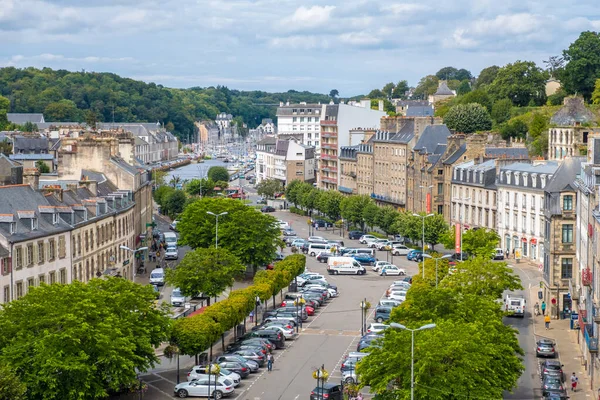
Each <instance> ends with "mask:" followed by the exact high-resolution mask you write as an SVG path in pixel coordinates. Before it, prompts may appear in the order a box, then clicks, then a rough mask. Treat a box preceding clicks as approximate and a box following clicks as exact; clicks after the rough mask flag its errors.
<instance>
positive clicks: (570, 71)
mask: <svg viewBox="0 0 600 400" xmlns="http://www.w3.org/2000/svg"><path fill="white" fill-rule="evenodd" d="M563 56H564V60H565V62H566V65H565V67H564V70H563V71H562V73H560V74H559V77H560V78H561V82H562V83H563V85H564V87H565V89H566V91H567V92H568V93H571V94H572V93H579V94H581V95H583V97H585V98H586V99H587V100H589V99H590V98H591V96H592V92H593V91H594V85H595V82H596V79H600V32H590V31H586V32H582V33H581V35H579V38H577V40H575V41H574V42H573V43H571V45H570V46H569V48H568V49H566V50H564V51H563Z"/></svg>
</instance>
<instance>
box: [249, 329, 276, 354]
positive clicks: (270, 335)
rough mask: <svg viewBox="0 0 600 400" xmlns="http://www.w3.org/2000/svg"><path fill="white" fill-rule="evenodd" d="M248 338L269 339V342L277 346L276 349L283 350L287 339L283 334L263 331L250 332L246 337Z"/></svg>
mask: <svg viewBox="0 0 600 400" xmlns="http://www.w3.org/2000/svg"><path fill="white" fill-rule="evenodd" d="M246 337H249V338H263V339H268V340H269V342H271V343H273V344H274V345H275V348H276V349H283V348H284V347H285V337H284V336H283V334H282V333H281V332H276V331H272V330H266V329H262V330H258V331H254V332H250V333H248V334H247V335H246Z"/></svg>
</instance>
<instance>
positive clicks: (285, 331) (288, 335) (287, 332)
mask: <svg viewBox="0 0 600 400" xmlns="http://www.w3.org/2000/svg"><path fill="white" fill-rule="evenodd" d="M262 329H263V330H265V331H274V332H279V333H281V334H282V335H283V337H284V338H285V340H291V339H295V338H296V337H297V336H298V334H297V333H296V332H295V331H294V329H292V328H291V327H289V328H287V327H285V326H283V325H266V326H262Z"/></svg>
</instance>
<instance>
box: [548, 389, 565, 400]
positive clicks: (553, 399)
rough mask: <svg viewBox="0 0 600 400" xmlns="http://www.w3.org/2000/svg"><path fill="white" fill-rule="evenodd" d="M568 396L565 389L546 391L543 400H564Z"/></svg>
mask: <svg viewBox="0 0 600 400" xmlns="http://www.w3.org/2000/svg"><path fill="white" fill-rule="evenodd" d="M569 398H570V397H569V396H568V395H567V393H566V392H565V391H562V392H560V391H558V392H555V391H552V390H551V391H549V392H546V394H545V395H544V397H543V399H544V400H566V399H569Z"/></svg>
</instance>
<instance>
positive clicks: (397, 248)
mask: <svg viewBox="0 0 600 400" xmlns="http://www.w3.org/2000/svg"><path fill="white" fill-rule="evenodd" d="M411 250H412V249H409V248H408V247H406V246H405V245H403V244H395V245H393V246H392V254H393V255H395V256H405V255H407V254H408V252H409V251H411Z"/></svg>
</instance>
